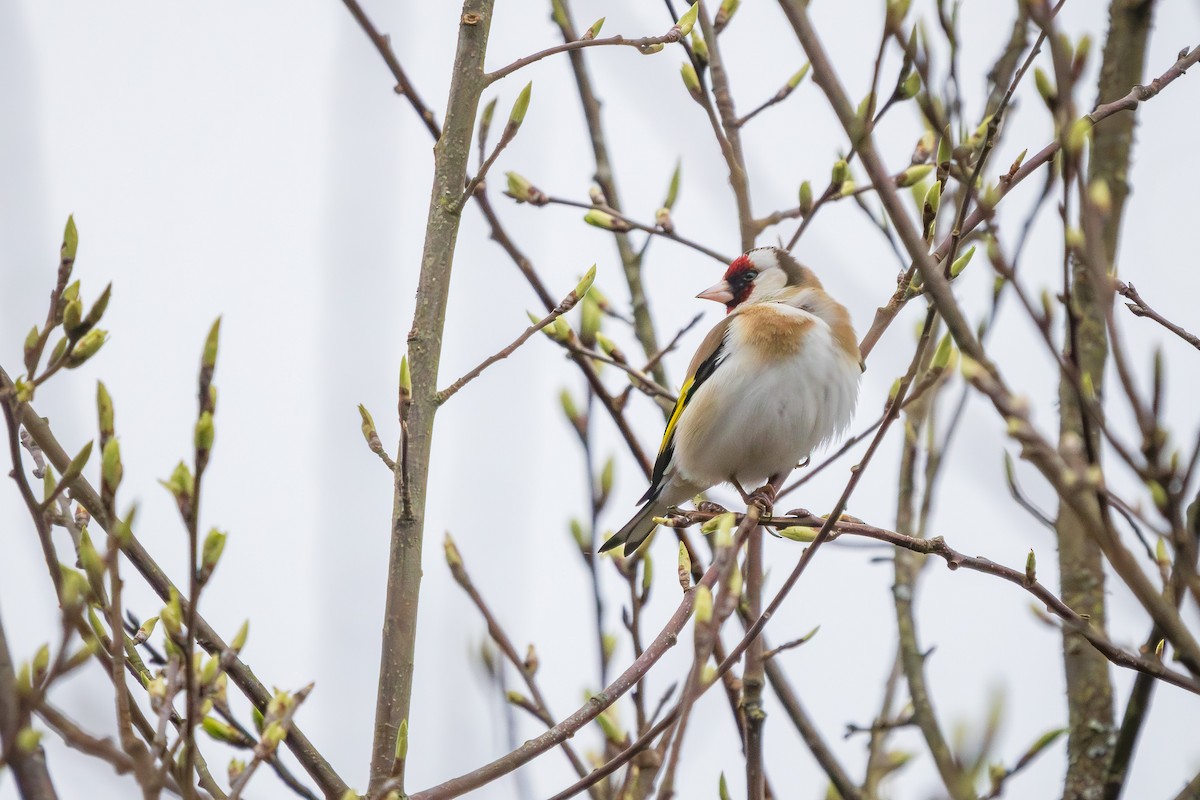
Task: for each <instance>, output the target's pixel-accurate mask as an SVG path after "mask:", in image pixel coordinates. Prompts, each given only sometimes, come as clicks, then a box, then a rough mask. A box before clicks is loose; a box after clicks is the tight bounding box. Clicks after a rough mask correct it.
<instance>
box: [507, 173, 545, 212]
mask: <svg viewBox="0 0 1200 800" xmlns="http://www.w3.org/2000/svg"><path fill="white" fill-rule="evenodd" d="M504 174H505V177H506V178H507V180H508V188H507V191H506V192H505V194H507V195H508V196H509V197H511V198H512V199H514V200H516V201H517V202H518V203H529V204H530V205H535V206H540V205H545V204H546V202H547V200H548V198H547V197H546V195H545V194H544V193H543V192H542V191H541V190H540V189H538V188H537V187H536V186H534V185H533V184H531V183H530V182H529V181H528V180H526V179H525V178H524V177H523V176H522V175H521V174H520V173H517V172H506V173H504Z"/></svg>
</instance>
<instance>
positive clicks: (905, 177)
mask: <svg viewBox="0 0 1200 800" xmlns="http://www.w3.org/2000/svg"><path fill="white" fill-rule="evenodd" d="M932 171H933V165H932V164H914V165H913V166H911V167H909V168H908V169H906V170H904V172H901V173H900V175H899V176H897V178H896V185H897V186H899V187H900V188H902V189H907V188H908V187H910V186H914V185H916V184H918V183H920V182H921V181H922V180H924V178H925V176H926V175H928V174H929V173H930V172H932Z"/></svg>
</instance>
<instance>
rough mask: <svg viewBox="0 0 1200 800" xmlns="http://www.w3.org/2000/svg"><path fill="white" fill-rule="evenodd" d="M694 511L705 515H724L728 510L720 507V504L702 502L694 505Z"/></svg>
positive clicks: (708, 501) (707, 501)
mask: <svg viewBox="0 0 1200 800" xmlns="http://www.w3.org/2000/svg"><path fill="white" fill-rule="evenodd" d="M696 510H697V511H703V512H704V513H706V514H724V513H725V512H726V511H728V510H729V509H727V508H725V506H723V505H721V504H720V503H714V502H712V501H710V500H704V501H702V502H699V503H696Z"/></svg>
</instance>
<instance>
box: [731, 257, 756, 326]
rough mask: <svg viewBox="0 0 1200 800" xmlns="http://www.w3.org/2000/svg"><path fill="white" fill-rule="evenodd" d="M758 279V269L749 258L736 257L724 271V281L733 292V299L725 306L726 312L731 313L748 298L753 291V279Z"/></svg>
mask: <svg viewBox="0 0 1200 800" xmlns="http://www.w3.org/2000/svg"><path fill="white" fill-rule="evenodd" d="M757 277H758V269H757V268H756V267H755V266H754V263H753V262H752V261H751V260H750V257H749V256H745V255H742V256H738V257H737V258H735V259H734V260H733V263H731V264H730V265H729V269H727V270H725V281H726V283H728V284H729V288H730V290H731V291H732V292H733V299H732V300H730V301H729V302H728V303H726V304H725V310H726V312H729V311H733V310H734V309H735V308H737V307H738V306H739V305H741V304H742V303H744V302H746V300H747V298H749V297H750V293H751V292H752V291H754V279H755V278H757Z"/></svg>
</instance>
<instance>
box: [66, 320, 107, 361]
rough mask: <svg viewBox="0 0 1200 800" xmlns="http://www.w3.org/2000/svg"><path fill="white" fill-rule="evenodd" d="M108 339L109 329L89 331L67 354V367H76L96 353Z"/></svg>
mask: <svg viewBox="0 0 1200 800" xmlns="http://www.w3.org/2000/svg"><path fill="white" fill-rule="evenodd" d="M106 341H108V331H102V330H100V329H99V328H93V329H92V330H90V331H88V332H87V333H86V334H84V336H83V338H82V339H80V340H79V342H78V343H77V344H76V345H75V347H74V348H73V349H72V350H71V352H70V353H69V354H68V355H67V369H74V368H75V367H78V366H80V365H82V364H83V363H84V362H85V361H87V360H88V359H89V358H91V357H92V356H94V355H96V353H97V351H99V350H100V348H101V347H103V346H104V343H105V342H106Z"/></svg>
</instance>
